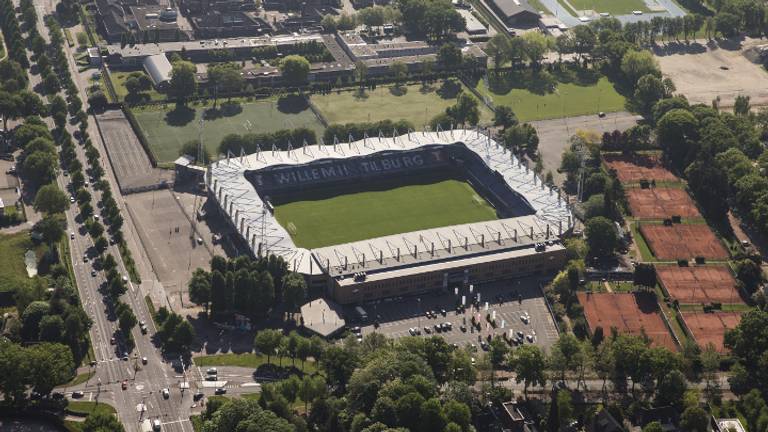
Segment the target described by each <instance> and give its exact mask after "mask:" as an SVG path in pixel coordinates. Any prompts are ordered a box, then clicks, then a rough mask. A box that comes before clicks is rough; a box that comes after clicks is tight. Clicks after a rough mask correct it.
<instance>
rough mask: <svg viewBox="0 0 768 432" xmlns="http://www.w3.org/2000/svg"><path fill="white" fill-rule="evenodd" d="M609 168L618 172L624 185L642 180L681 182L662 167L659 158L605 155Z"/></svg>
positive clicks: (617, 175)
mask: <svg viewBox="0 0 768 432" xmlns="http://www.w3.org/2000/svg"><path fill="white" fill-rule="evenodd" d="M603 160H604V161H605V164H606V165H607V166H608V168H610V169H612V170H615V171H616V177H617V178H618V179H619V181H620V182H622V183H637V182H639V181H640V180H649V181H650V180H655V181H679V180H680V179H679V178H677V177H676V176H675V175H674V174H672V173H671V172H670V171H669V170H668V169H666V168H664V167H663V166H661V162H660V161H659V158H658V156H652V155H638V154H636V155H630V156H625V155H618V154H607V155H603Z"/></svg>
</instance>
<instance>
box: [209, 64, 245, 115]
mask: <svg viewBox="0 0 768 432" xmlns="http://www.w3.org/2000/svg"><path fill="white" fill-rule="evenodd" d="M242 69H243V68H242V67H241V66H240V64H239V63H235V62H227V63H216V64H213V65H211V66H209V67H208V81H209V83H210V85H211V87H213V89H214V99H213V107H214V108H216V101H217V100H218V91H219V90H221V91H222V92H224V93H225V94H227V95H229V96H230V97H231V96H232V94H234V93H237V92H239V91H240V90H242V89H243V86H244V85H245V78H244V77H243V75H242Z"/></svg>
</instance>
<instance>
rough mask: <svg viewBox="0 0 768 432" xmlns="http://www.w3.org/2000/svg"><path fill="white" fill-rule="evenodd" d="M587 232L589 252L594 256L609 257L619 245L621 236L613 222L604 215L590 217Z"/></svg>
mask: <svg viewBox="0 0 768 432" xmlns="http://www.w3.org/2000/svg"><path fill="white" fill-rule="evenodd" d="M585 234H586V235H587V246H588V247H589V254H590V255H591V256H594V257H598V258H604V257H608V256H610V255H612V254H613V252H614V251H615V250H616V248H617V247H618V245H619V238H618V235H617V234H616V229H615V228H614V227H613V223H612V222H611V221H610V219H607V218H604V217H595V218H592V219H589V220H588V221H587V223H586V229H585Z"/></svg>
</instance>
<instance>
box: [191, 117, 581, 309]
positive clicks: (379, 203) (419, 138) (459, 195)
mask: <svg viewBox="0 0 768 432" xmlns="http://www.w3.org/2000/svg"><path fill="white" fill-rule="evenodd" d="M335 141H336V142H335V143H334V144H325V145H323V144H320V145H312V146H308V145H305V146H302V147H297V148H289V149H288V150H286V151H281V150H278V149H271V150H267V149H265V150H262V151H258V152H256V153H253V154H250V155H242V156H239V157H233V156H232V155H230V156H228V157H227V158H224V159H221V160H219V161H217V162H215V163H213V164H212V165H210V166H209V167H208V169H207V172H206V185H207V188H208V193H209V197H210V199H212V200H213V201H215V202H216V203H217V205H218V207H219V210H220V211H221V213H222V215H223V216H224V217H225V218H226V219H227V220H228V221H229V222H230V223H231V225H232V227H233V228H234V229H235V230H236V231H237V232H238V233H239V234H240V236H241V237H242V240H243V242H244V243H245V244H247V247H248V249H249V250H250V251H251V253H252V254H253V255H255V256H263V255H267V254H274V255H279V256H281V257H283V259H285V260H286V262H288V263H289V266H290V268H291V269H292V270H294V271H297V272H300V273H302V274H304V275H305V276H306V277H307V278H308V280H309V282H310V285H311V286H312V287H315V288H320V287H322V288H323V289H325V290H327V294H328V295H329V296H330V297H331V298H332V299H334V300H335V301H337V302H339V303H341V304H351V303H355V302H365V301H370V300H374V299H379V298H385V297H390V296H401V295H411V294H417V293H422V292H427V291H433V290H439V289H450V288H454V287H458V286H466V285H468V284H472V283H478V282H486V281H491V280H496V279H509V278H515V277H522V276H528V275H537V274H542V275H543V274H549V273H552V272H554V271H556V270H559V269H560V268H561V267H562V265H563V264H564V262H565V259H566V258H565V249H564V247H563V246H562V244H561V242H560V238H561V236H562V235H563V234H565V233H566V232H567V231H569V230H570V229H571V228H572V217H571V212H570V208H569V205H568V203H567V202H566V201H565V200H564V199H563V198H561V196H560V194H559V192H558V191H557V190H555V189H552V188H550V187H549V186H547V185H545V184H544V183H543V182H542V180H541V178H540V177H538V176H537V175H536V174H535V173H534V172H533V171H532V170H530V169H529V168H528V166H527V165H526V164H525V163H523V162H522V161H521V160H519V159H518V158H517V157H515V156H514V155H513V154H512V153H511V152H509V151H508V150H507V149H506V148H505V147H504V146H502V145H500V144H499V143H497V142H496V141H495V140H493V139H491V138H490V137H489V136H488V135H487V134H485V133H484V132H483V131H480V130H468V129H460V130H452V131H441V132H410V133H407V134H404V135H400V136H391V137H386V136H384V135H383V134H382V133H380V134H379V136H378V137H366V138H364V139H362V140H358V141H349V142H338V141H337V140H335Z"/></svg>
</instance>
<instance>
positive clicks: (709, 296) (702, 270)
mask: <svg viewBox="0 0 768 432" xmlns="http://www.w3.org/2000/svg"><path fill="white" fill-rule="evenodd" d="M656 276H657V277H658V279H659V282H661V285H662V286H663V287H664V289H665V290H666V291H667V292H668V293H669V296H670V297H672V298H673V299H677V301H679V302H680V303H694V304H696V303H697V304H706V303H723V304H734V303H739V304H744V300H742V298H741V296H740V295H739V290H738V289H736V279H735V278H734V277H733V275H732V274H731V270H730V269H729V268H728V267H727V266H696V267H678V266H675V265H657V266H656Z"/></svg>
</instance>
